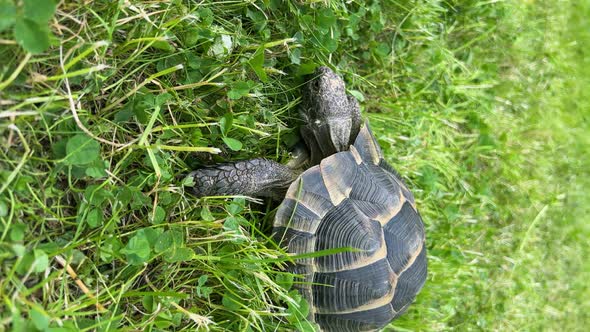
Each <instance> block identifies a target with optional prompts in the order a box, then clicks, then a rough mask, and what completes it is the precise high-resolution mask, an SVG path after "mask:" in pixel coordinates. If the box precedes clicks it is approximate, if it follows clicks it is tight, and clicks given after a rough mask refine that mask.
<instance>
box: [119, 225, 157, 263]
mask: <svg viewBox="0 0 590 332" xmlns="http://www.w3.org/2000/svg"><path fill="white" fill-rule="evenodd" d="M121 253H123V254H125V256H126V257H127V262H129V264H131V265H141V264H143V263H145V262H147V261H148V260H149V258H150V253H151V250H150V242H149V241H148V239H147V237H146V235H145V234H144V233H140V232H137V234H136V235H135V236H133V237H132V238H131V239H130V240H129V242H128V243H127V245H126V246H125V248H123V250H121Z"/></svg>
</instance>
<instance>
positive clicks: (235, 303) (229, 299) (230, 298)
mask: <svg viewBox="0 0 590 332" xmlns="http://www.w3.org/2000/svg"><path fill="white" fill-rule="evenodd" d="M221 303H222V304H223V306H224V307H226V308H228V309H230V310H238V309H240V308H241V307H242V306H241V305H240V299H239V298H237V297H236V296H235V295H233V294H232V293H231V292H226V293H225V294H224V295H223V298H222V299H221Z"/></svg>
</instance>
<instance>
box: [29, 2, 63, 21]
mask: <svg viewBox="0 0 590 332" xmlns="http://www.w3.org/2000/svg"><path fill="white" fill-rule="evenodd" d="M56 8H57V3H56V2H55V1H53V0H23V14H24V16H25V17H26V18H28V19H29V20H32V21H35V22H37V23H39V24H47V22H48V21H49V20H50V19H51V18H52V17H53V14H55V9H56Z"/></svg>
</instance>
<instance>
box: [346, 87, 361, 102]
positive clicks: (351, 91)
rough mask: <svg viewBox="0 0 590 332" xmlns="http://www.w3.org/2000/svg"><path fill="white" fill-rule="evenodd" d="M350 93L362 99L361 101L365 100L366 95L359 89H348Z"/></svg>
mask: <svg viewBox="0 0 590 332" xmlns="http://www.w3.org/2000/svg"><path fill="white" fill-rule="evenodd" d="M348 93H350V94H351V95H352V96H353V97H354V98H355V99H356V100H358V101H360V102H361V103H362V102H363V101H365V96H364V95H363V93H362V92H360V91H358V90H350V91H348Z"/></svg>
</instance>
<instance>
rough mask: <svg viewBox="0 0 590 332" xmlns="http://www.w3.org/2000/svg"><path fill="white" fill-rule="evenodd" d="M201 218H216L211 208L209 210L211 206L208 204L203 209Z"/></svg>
mask: <svg viewBox="0 0 590 332" xmlns="http://www.w3.org/2000/svg"><path fill="white" fill-rule="evenodd" d="M201 219H203V220H205V221H213V220H215V217H213V214H211V210H209V207H208V206H206V205H205V206H203V208H202V209H201Z"/></svg>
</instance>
